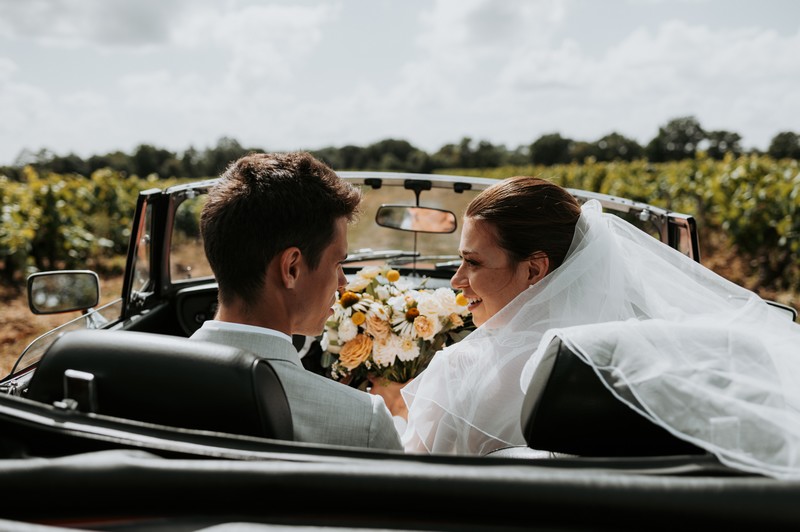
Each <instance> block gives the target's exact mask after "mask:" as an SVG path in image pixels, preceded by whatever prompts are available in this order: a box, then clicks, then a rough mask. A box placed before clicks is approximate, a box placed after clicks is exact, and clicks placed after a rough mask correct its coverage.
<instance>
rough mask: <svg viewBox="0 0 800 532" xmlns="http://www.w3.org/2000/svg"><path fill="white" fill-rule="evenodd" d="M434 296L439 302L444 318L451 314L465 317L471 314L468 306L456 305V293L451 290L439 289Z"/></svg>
mask: <svg viewBox="0 0 800 532" xmlns="http://www.w3.org/2000/svg"><path fill="white" fill-rule="evenodd" d="M433 296H434V298H436V300H437V301H438V302H439V306H440V308H441V309H442V310H441V315H442V316H449V315H450V314H458V315H460V316H464V315H466V314H468V313H469V311H468V310H467V307H466V306H463V305H459V304H458V303H456V293H455V292H453V291H452V290H450V289H449V288H445V287H442V288H437V289H436V290H435V291H434V292H433Z"/></svg>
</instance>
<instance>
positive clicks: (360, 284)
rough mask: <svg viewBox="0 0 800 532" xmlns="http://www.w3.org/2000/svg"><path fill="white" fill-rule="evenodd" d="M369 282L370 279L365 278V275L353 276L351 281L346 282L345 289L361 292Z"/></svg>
mask: <svg viewBox="0 0 800 532" xmlns="http://www.w3.org/2000/svg"><path fill="white" fill-rule="evenodd" d="M371 282H372V279H367V278H366V277H355V278H354V279H353V280H352V281H350V282H349V283H347V286H346V287H345V290H348V291H350V292H361V291H363V290H364V289H365V288H366V287H368V286H369V285H370V283H371Z"/></svg>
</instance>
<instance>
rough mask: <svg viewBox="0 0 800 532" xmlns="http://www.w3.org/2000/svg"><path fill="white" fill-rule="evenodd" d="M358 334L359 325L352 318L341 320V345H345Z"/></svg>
mask: <svg viewBox="0 0 800 532" xmlns="http://www.w3.org/2000/svg"><path fill="white" fill-rule="evenodd" d="M357 334H358V327H357V326H356V324H355V323H353V321H352V320H351V319H350V318H345V319H343V320H342V321H341V322H339V345H344V344H346V343H347V342H349V341H350V340H352V339H353V338H355V337H356V335H357Z"/></svg>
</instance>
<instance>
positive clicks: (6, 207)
mask: <svg viewBox="0 0 800 532" xmlns="http://www.w3.org/2000/svg"><path fill="white" fill-rule="evenodd" d="M21 176H22V179H21V180H20V181H11V180H9V179H8V178H6V177H4V176H0V200H2V217H0V277H1V278H2V279H3V281H4V282H5V283H6V284H18V283H19V282H20V281H21V280H22V278H24V277H25V276H26V275H27V274H29V273H30V272H32V271H37V270H48V269H59V268H66V269H71V268H93V269H95V270H98V271H100V272H103V271H104V266H105V265H106V264H109V265H112V267H114V266H113V265H115V264H117V263H118V260H117V257H119V256H120V255H123V256H124V255H125V253H126V251H127V247H128V240H129V238H130V231H131V224H132V217H133V213H134V209H135V207H136V199H137V197H138V195H139V192H140V191H141V190H143V189H145V188H151V187H153V185H154V182H155V181H154V179H138V178H136V177H126V176H125V175H123V174H121V173H119V172H116V171H114V170H110V169H103V170H97V171H95V172H93V173H92V175H91V176H90V177H88V178H87V177H83V176H81V175H78V174H55V173H46V174H43V175H40V174H39V172H37V171H36V170H35V169H34V168H33V167H32V166H26V167H24V168H23V169H22V172H21ZM173 181H174V180H173ZM158 184H159V185H161V186H168V185H169V184H171V182H170V181H163V180H162V181H159V182H158Z"/></svg>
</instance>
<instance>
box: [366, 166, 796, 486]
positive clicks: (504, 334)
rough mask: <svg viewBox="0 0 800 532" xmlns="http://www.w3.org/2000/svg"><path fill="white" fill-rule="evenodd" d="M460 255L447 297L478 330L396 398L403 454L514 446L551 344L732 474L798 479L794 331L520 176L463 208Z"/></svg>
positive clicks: (762, 306)
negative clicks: (403, 421)
mask: <svg viewBox="0 0 800 532" xmlns="http://www.w3.org/2000/svg"><path fill="white" fill-rule="evenodd" d="M460 253H461V255H462V259H463V261H462V264H461V266H460V267H459V269H458V271H457V272H456V274H455V275H454V276H453V279H452V281H451V284H452V285H453V287H454V288H456V289H460V290H462V291H463V293H464V295H465V296H466V297H467V298H468V299H469V301H470V303H469V309H470V311H471V312H472V315H473V320H474V322H475V324H476V325H479V327H478V328H477V329H476V330H475V331H474V332H473V333H472V334H470V335H469V336H468V337H467V338H465V339H464V340H462V341H461V342H459V343H457V344H454V345H452V346H449V347H447V348H445V349H443V350H442V351H441V352H439V353H437V355H436V356H435V357H434V359H433V361H432V362H431V364H430V366H428V368H427V369H426V370H425V371H423V372H422V373H421V374H420V375H419V376H418V377H417V378H416V379H414V380H412V381H410V382H409V383H407V384H406V385H405V386H404V387H403V388H402V390H401V391H400V393H402V398H403V399H404V400H405V405H404V406H406V407H407V420H408V421H407V426H406V428H405V431H404V433H403V435H402V439H403V443H404V447H405V449H406V451H407V452H425V453H446V454H477V455H480V454H485V453H487V452H489V451H492V450H494V449H497V448H501V447H506V446H511V445H525V443H526V442H525V439H524V437H523V435H522V431H521V428H520V419H519V418H520V411H521V408H522V402H523V399H524V394H525V390H527V388H528V383H529V382H530V379H531V376H532V375H533V373H534V372H535V369H536V367H537V364H538V362H539V359H540V357H541V356H542V354H543V353H544V351H545V347H546V346H547V344H548V343H549V341H550V340H552V339H553V337H555V336H558V337H560V338H561V339H562V341H563V342H565V343H566V345H567V346H568V347H570V348H571V349H572V350H573V351H574V352H575V353H576V354H577V355H578V356H580V357H581V358H582V359H583V360H584V361H585V362H587V363H588V364H590V365H591V366H593V367H594V368H595V371H596V372H597V374H598V377H599V378H601V380H602V382H604V383H606V384H607V386H608V387H609V389H611V390H612V392H614V393H615V394H616V395H617V397H618V398H619V399H620V400H621V401H624V402H626V403H627V404H629V406H631V407H632V408H634V409H635V410H637V411H638V412H639V413H640V414H642V415H644V416H645V417H647V418H648V419H650V420H651V421H653V422H654V423H657V424H659V425H661V426H663V427H665V428H666V429H667V430H669V431H670V432H672V433H673V434H675V435H676V436H678V437H680V438H682V439H685V440H687V441H690V442H691V443H694V444H695V445H698V446H700V447H703V448H705V449H707V450H708V451H710V452H712V453H714V454H715V455H716V456H717V457H718V458H719V459H720V460H721V461H722V462H724V463H727V464H728V465H731V466H733V467H737V468H739V469H743V470H749V471H755V472H760V473H765V474H770V475H773V476H800V347H798V346H800V325H798V324H796V323H794V322H792V321H791V320H788V319H787V318H786V317H785V314H783V312H782V311H780V310H778V309H775V308H773V307H771V306H770V305H768V304H767V303H766V302H764V301H763V300H762V299H760V298H759V297H758V296H757V295H755V294H754V293H752V292H750V291H748V290H746V289H744V288H742V287H740V286H738V285H735V284H733V283H731V282H729V281H727V280H725V279H724V278H722V277H720V276H718V275H716V274H714V273H713V272H711V271H710V270H708V269H707V268H705V267H703V266H701V265H700V264H698V263H696V262H695V261H693V260H691V259H690V258H688V257H686V256H684V255H682V254H681V253H680V252H678V251H676V250H674V249H672V248H670V247H669V246H667V245H665V244H663V243H661V242H659V241H658V240H656V239H654V238H653V237H652V236H650V235H648V234H646V233H644V232H643V231H641V230H639V229H637V228H635V227H633V226H632V225H630V224H628V223H627V222H625V221H624V220H622V219H621V218H619V217H617V216H615V215H612V214H606V213H603V212H602V209H601V207H600V204H599V203H598V202H597V201H594V200H592V201H588V202H587V203H585V204H584V205H583V206H579V205H578V204H577V202H576V201H575V200H574V198H573V197H572V196H571V194H569V193H568V192H567V191H566V190H565V189H563V188H561V187H558V186H557V185H555V184H553V183H550V182H548V181H545V180H542V179H538V178H534V177H525V176H519V177H514V178H509V179H506V180H503V181H500V182H498V183H497V184H496V185H493V186H492V187H490V188H489V189H487V190H485V191H484V192H482V193H481V194H480V195H479V196H477V197H476V198H475V199H474V200H473V201H472V202H471V203H470V205H469V206H468V208H467V211H466V213H465V215H464V223H463V229H462V235H461V243H460ZM372 391H373V393H380V394H382V395H385V397H386V399H387V404H389V405H390V406H391V405H392V404H393V403H394V404H396V403H397V401H396V400H393V399H392V394H395V395H396V394H397V393H398V392H397V390H395V389H382V387H380V386H373V388H372ZM395 399H396V398H395ZM393 410H394V412H395V413H398V414H400V415H403V414H404V413H405V412H403V408H402V407H400V408H393Z"/></svg>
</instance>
